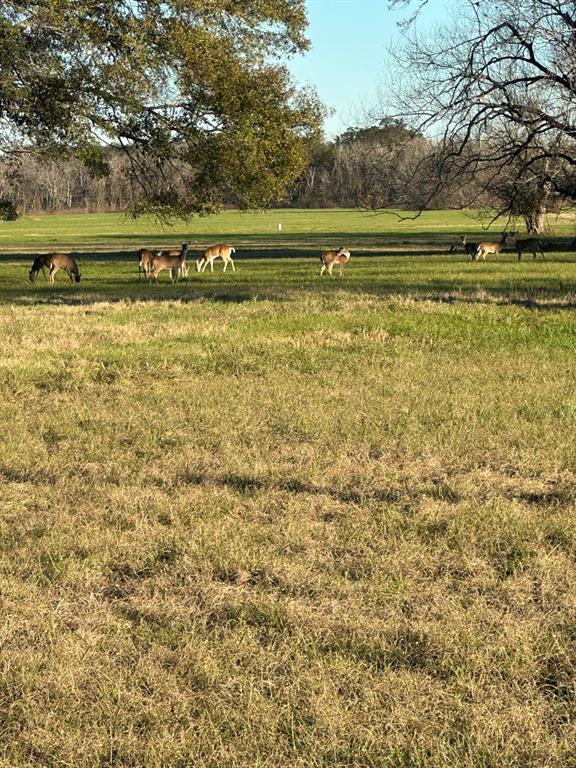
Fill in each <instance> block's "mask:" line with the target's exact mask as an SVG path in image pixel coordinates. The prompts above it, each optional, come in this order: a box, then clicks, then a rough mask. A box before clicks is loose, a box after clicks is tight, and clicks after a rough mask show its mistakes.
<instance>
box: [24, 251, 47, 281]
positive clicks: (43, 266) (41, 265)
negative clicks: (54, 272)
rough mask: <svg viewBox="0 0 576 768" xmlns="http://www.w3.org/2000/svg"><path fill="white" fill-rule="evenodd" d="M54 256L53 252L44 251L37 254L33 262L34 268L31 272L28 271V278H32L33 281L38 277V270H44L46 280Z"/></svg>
mask: <svg viewBox="0 0 576 768" xmlns="http://www.w3.org/2000/svg"><path fill="white" fill-rule="evenodd" d="M51 258H52V254H51V253H42V254H40V256H36V258H35V259H34V263H33V264H32V268H31V270H30V272H28V280H30V282H31V283H33V282H34V281H35V280H36V278H37V277H38V272H40V270H42V274H43V275H44V280H46V270H47V269H50V259H51Z"/></svg>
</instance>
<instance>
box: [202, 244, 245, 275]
mask: <svg viewBox="0 0 576 768" xmlns="http://www.w3.org/2000/svg"><path fill="white" fill-rule="evenodd" d="M232 253H236V250H235V249H234V248H232V246H231V245H226V244H225V243H219V244H218V245H211V246H210V247H209V248H206V250H205V251H204V253H203V254H202V256H200V258H199V259H198V261H197V262H196V272H204V270H205V269H206V267H207V266H208V264H210V272H214V261H215V260H216V259H222V261H223V262H224V269H223V272H226V267H227V266H228V264H231V265H232V271H233V272H236V269H235V267H234V261H233V259H232V256H231V254H232Z"/></svg>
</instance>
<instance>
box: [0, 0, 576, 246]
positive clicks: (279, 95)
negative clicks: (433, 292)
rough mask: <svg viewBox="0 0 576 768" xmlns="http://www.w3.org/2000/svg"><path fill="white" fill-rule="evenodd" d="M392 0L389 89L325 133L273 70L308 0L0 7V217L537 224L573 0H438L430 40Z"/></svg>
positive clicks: (125, 0) (300, 47) (553, 170)
mask: <svg viewBox="0 0 576 768" xmlns="http://www.w3.org/2000/svg"><path fill="white" fill-rule="evenodd" d="M388 2H389V4H390V5H391V6H396V7H398V6H399V7H404V8H408V9H410V11H411V13H412V15H411V16H410V17H409V18H408V19H407V20H406V22H405V24H404V27H403V33H404V40H403V42H402V44H401V45H399V46H398V48H397V51H396V53H395V58H394V60H393V66H391V67H390V72H391V82H390V84H389V87H388V89H387V91H386V94H385V97H383V99H382V102H381V104H379V105H377V107H376V109H375V119H374V120H373V123H372V124H371V125H370V126H368V127H362V128H351V129H349V130H348V131H345V132H344V133H343V134H342V135H341V136H338V137H337V138H336V139H335V140H334V141H325V140H323V139H322V134H321V125H322V119H323V116H324V115H325V110H324V107H323V106H322V105H321V104H320V102H319V100H318V98H317V95H316V94H315V93H314V91H313V90H310V89H298V88H296V87H295V86H294V84H293V83H292V81H291V78H290V75H289V72H288V70H287V69H286V67H285V66H284V64H283V63H282V61H283V59H284V58H286V57H289V56H290V55H292V54H294V53H297V52H302V51H305V50H306V49H307V47H308V45H309V43H308V41H307V39H306V37H305V29H306V23H307V19H306V7H305V2H304V0H266V1H265V2H263V1H262V0H245V2H243V3H236V2H230V0H211V2H210V3H208V2H202V1H201V0H200V1H199V0H145V1H144V0H143V2H138V3H134V2H132V0H101V2H98V3H94V2H92V1H91V0H75V2H74V3H70V2H69V0H36V2H34V3H23V2H20V1H18V2H17V1H16V0H7V2H5V3H2V4H1V5H0V33H1V36H2V46H1V47H0V74H1V75H2V77H1V78H0V116H1V119H0V198H2V200H0V216H3V217H5V218H9V217H10V216H11V215H14V213H15V211H19V212H27V211H30V210H45V211H50V210H62V209H84V210H127V211H130V212H132V213H134V214H138V213H145V212H150V213H154V214H156V215H159V216H166V217H168V216H189V215H193V214H199V215H203V214H208V213H211V212H214V211H216V210H218V209H219V208H221V207H222V206H223V205H231V206H236V207H240V208H266V207H270V206H275V205H293V206H314V207H316V206H320V207H322V206H360V207H365V208H372V209H376V210H379V209H386V208H390V209H400V210H416V211H422V210H425V209H427V208H434V207H436V208H446V207H464V206H470V207H476V208H484V209H486V210H487V211H488V210H491V211H492V214H491V215H493V216H497V215H502V214H504V215H508V216H509V217H510V218H511V219H514V220H518V219H520V220H523V221H524V223H525V225H526V229H527V230H528V231H533V232H542V231H543V230H544V229H545V226H546V214H547V213H548V212H550V211H551V210H554V209H558V208H560V207H561V206H563V205H566V204H573V202H574V200H576V127H575V123H574V114H576V43H575V41H576V13H575V11H574V2H573V0H523V2H520V0H492V2H490V3H483V4H482V3H478V2H476V0H451V2H452V4H453V7H454V10H455V13H454V14H453V15H451V16H450V17H449V18H448V19H447V22H446V25H445V26H444V27H437V28H436V30H435V31H432V32H429V33H427V34H425V35H420V34H418V33H417V31H416V30H415V29H414V19H417V17H418V14H419V13H420V11H421V10H422V8H423V7H424V6H425V5H426V4H427V2H428V0H388ZM447 2H450V0H447ZM4 214H6V216H4Z"/></svg>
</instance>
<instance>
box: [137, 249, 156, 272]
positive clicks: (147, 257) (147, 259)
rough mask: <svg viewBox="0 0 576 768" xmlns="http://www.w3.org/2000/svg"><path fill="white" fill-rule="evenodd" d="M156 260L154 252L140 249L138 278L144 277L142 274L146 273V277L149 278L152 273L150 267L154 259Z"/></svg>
mask: <svg viewBox="0 0 576 768" xmlns="http://www.w3.org/2000/svg"><path fill="white" fill-rule="evenodd" d="M153 258H154V254H153V253H152V251H149V250H148V248H140V250H139V251H138V277H139V278H140V277H142V273H144V277H148V273H149V272H150V267H151V265H152V259H153Z"/></svg>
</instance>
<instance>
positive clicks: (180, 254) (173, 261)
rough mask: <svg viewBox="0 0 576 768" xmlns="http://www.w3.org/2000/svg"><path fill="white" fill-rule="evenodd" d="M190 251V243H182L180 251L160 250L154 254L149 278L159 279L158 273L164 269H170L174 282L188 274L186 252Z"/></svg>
mask: <svg viewBox="0 0 576 768" xmlns="http://www.w3.org/2000/svg"><path fill="white" fill-rule="evenodd" d="M187 253H188V243H182V246H181V248H180V250H179V251H176V250H174V251H160V252H159V253H156V254H154V255H153V256H152V261H151V264H150V268H149V271H148V278H149V279H150V280H152V278H154V279H155V280H156V281H157V280H158V275H159V273H160V272H162V270H163V269H168V270H170V277H171V278H172V282H173V283H174V282H176V280H177V279H178V278H180V277H181V276H183V275H187V274H188V271H187V269H186V254H187Z"/></svg>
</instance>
